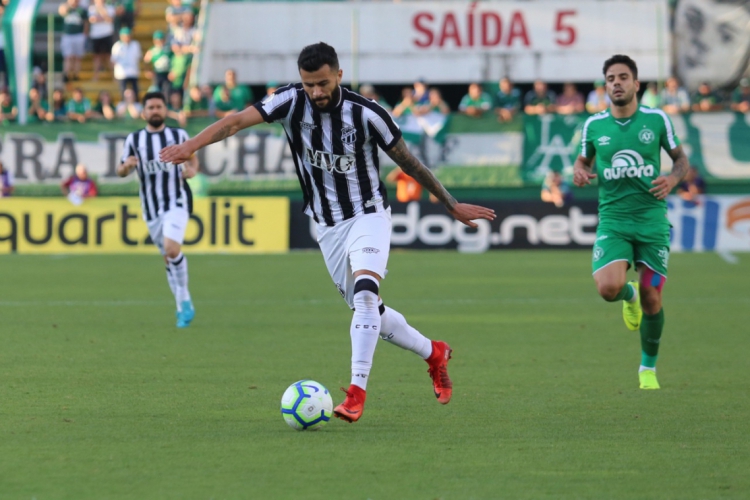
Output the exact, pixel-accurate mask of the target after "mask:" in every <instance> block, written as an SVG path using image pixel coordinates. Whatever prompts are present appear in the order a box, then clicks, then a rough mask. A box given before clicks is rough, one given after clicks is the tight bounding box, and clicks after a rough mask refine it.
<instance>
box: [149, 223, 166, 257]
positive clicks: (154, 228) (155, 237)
mask: <svg viewBox="0 0 750 500" xmlns="http://www.w3.org/2000/svg"><path fill="white" fill-rule="evenodd" d="M163 217H164V216H163V215H160V216H158V217H156V218H154V219H152V220H150V221H147V222H146V225H147V226H148V234H149V236H151V241H152V242H153V243H154V246H155V247H156V248H157V249H158V250H159V253H160V254H162V255H166V252H165V251H164V232H163V227H164V218H163Z"/></svg>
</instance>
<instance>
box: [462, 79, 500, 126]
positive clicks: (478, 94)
mask: <svg viewBox="0 0 750 500" xmlns="http://www.w3.org/2000/svg"><path fill="white" fill-rule="evenodd" d="M491 109H492V98H491V97H490V96H489V94H487V93H485V92H483V91H482V86H481V85H479V84H478V83H472V84H471V85H469V93H468V94H466V95H465V96H463V98H461V102H460V103H459V105H458V110H459V111H460V112H461V113H463V114H465V115H466V116H471V117H472V118H481V117H482V116H484V114H485V113H486V112H488V111H489V110H491Z"/></svg>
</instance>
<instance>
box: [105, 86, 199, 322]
mask: <svg viewBox="0 0 750 500" xmlns="http://www.w3.org/2000/svg"><path fill="white" fill-rule="evenodd" d="M143 117H144V119H145V120H146V123H147V125H146V127H145V128H142V129H141V130H138V131H136V132H132V133H131V134H129V135H128V137H127V138H126V139H125V145H124V146H123V152H122V161H121V163H120V165H119V166H118V167H117V175H119V176H120V177H125V176H126V175H128V174H129V173H130V172H132V171H133V170H135V171H136V172H137V173H138V179H139V181H140V196H141V208H142V210H143V219H144V220H145V221H146V224H147V225H148V232H149V234H150V235H151V239H152V240H153V242H154V244H155V245H156V247H157V248H158V249H159V252H161V254H162V255H163V256H164V261H165V263H166V265H167V282H168V283H169V287H170V288H171V289H172V294H173V295H174V297H175V301H176V303H177V313H176V315H177V327H178V328H186V327H188V326H189V325H190V322H191V321H192V320H193V317H194V316H195V309H194V308H193V301H192V300H191V298H190V291H189V290H188V265H187V257H185V256H184V255H183V253H182V248H181V247H182V242H183V240H184V238H185V228H186V227H187V223H188V219H189V218H190V212H191V211H192V208H193V207H192V205H193V199H192V195H191V193H190V187H189V186H188V184H187V182H185V179H189V178H190V177H193V176H194V175H195V174H196V173H197V170H198V160H197V159H196V158H195V157H191V158H187V159H186V160H185V161H183V162H180V164H181V166H180V165H178V164H175V163H172V162H169V161H162V160H161V159H159V151H161V150H162V149H163V148H165V147H168V146H171V145H174V144H182V143H184V142H185V141H187V140H188V134H187V132H185V131H184V130H182V129H180V128H172V127H167V126H166V124H165V123H164V120H165V119H166V117H167V102H166V99H165V98H164V94H162V93H161V92H149V93H147V94H146V95H145V96H144V97H143Z"/></svg>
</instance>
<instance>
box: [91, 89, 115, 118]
mask: <svg viewBox="0 0 750 500" xmlns="http://www.w3.org/2000/svg"><path fill="white" fill-rule="evenodd" d="M94 116H95V117H96V118H103V119H105V120H107V121H112V120H114V119H115V118H116V117H117V113H116V112H115V106H114V104H113V103H112V96H111V95H110V93H109V92H107V91H106V90H102V91H101V92H99V98H98V100H97V101H96V106H94Z"/></svg>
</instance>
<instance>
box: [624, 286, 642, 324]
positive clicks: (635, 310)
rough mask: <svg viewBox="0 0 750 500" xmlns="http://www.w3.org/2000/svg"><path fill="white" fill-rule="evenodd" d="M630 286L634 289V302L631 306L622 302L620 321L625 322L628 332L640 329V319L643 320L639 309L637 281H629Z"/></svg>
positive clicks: (626, 302) (625, 301)
mask: <svg viewBox="0 0 750 500" xmlns="http://www.w3.org/2000/svg"><path fill="white" fill-rule="evenodd" d="M630 284H631V285H633V288H635V295H636V298H635V302H633V303H632V304H631V303H630V302H628V301H627V300H623V301H622V319H624V320H625V326H627V327H628V330H632V331H635V330H638V329H639V328H640V327H641V318H643V310H642V309H641V300H640V290H639V287H638V282H637V281H631V282H630Z"/></svg>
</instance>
